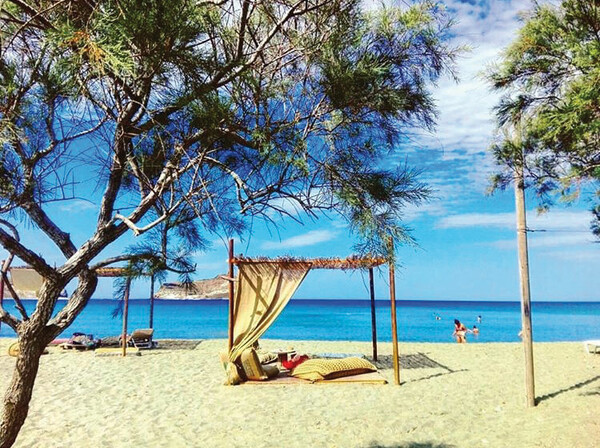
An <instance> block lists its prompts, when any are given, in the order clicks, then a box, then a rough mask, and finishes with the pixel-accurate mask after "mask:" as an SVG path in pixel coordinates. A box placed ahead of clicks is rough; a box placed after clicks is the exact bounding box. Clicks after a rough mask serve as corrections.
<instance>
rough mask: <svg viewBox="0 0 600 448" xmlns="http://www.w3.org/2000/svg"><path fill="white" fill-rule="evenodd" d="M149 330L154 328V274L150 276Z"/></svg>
mask: <svg viewBox="0 0 600 448" xmlns="http://www.w3.org/2000/svg"><path fill="white" fill-rule="evenodd" d="M149 328H154V274H152V275H151V276H150V322H149Z"/></svg>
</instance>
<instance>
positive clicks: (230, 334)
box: [227, 239, 233, 352]
mask: <svg viewBox="0 0 600 448" xmlns="http://www.w3.org/2000/svg"><path fill="white" fill-rule="evenodd" d="M227 262H228V265H229V270H228V272H227V275H228V276H229V332H228V340H227V347H228V350H229V351H230V352H231V349H232V348H233V239H230V240H229V260H227Z"/></svg>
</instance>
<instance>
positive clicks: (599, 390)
mask: <svg viewBox="0 0 600 448" xmlns="http://www.w3.org/2000/svg"><path fill="white" fill-rule="evenodd" d="M598 380H600V375H597V376H595V377H593V378H590V379H589V380H586V381H582V382H580V383H576V384H573V385H572V386H571V387H567V388H565V389H561V390H557V391H556V392H552V393H550V394H546V395H542V396H541V397H539V398H538V399H537V402H538V403H541V402H542V401H544V400H548V399H550V398H554V397H556V396H558V395H560V394H564V393H565V392H571V391H574V390H577V389H581V388H582V387H585V386H587V385H588V384H591V383H593V382H595V381H598ZM581 395H600V389H598V391H596V392H586V393H583V394H581Z"/></svg>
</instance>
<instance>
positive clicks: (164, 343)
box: [158, 339, 202, 350]
mask: <svg viewBox="0 0 600 448" xmlns="http://www.w3.org/2000/svg"><path fill="white" fill-rule="evenodd" d="M201 342H202V341H201V340H199V339H158V348H159V349H165V350H195V349H196V347H198V344H200V343H201Z"/></svg>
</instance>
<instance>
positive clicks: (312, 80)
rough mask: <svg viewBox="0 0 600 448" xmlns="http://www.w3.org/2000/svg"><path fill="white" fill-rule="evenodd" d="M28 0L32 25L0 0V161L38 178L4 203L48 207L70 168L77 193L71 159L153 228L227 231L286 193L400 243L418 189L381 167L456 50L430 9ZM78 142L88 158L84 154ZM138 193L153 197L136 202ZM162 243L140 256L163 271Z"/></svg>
mask: <svg viewBox="0 0 600 448" xmlns="http://www.w3.org/2000/svg"><path fill="white" fill-rule="evenodd" d="M42 3H43V5H44V6H41V3H40V6H39V7H40V8H42V7H43V9H40V12H39V14H37V15H35V17H32V16H31V11H29V10H27V9H26V8H25V9H22V8H18V7H13V9H15V8H16V9H15V13H14V17H21V18H22V19H23V20H29V19H31V21H30V23H28V26H25V27H21V28H20V27H19V26H16V25H15V24H14V23H13V22H12V21H11V19H10V18H7V17H4V19H3V20H4V22H5V23H6V24H7V26H9V28H10V30H11V32H13V39H12V40H9V41H6V42H10V44H7V45H9V47H10V48H6V50H7V51H5V52H4V53H3V54H4V55H5V57H2V58H0V59H1V61H2V62H1V63H2V64H3V65H1V66H0V68H1V70H0V75H1V76H2V83H1V84H2V85H1V86H0V89H2V90H0V92H2V95H3V98H2V102H3V104H4V105H8V104H13V103H14V104H17V106H16V107H14V108H11V109H10V111H9V113H7V114H6V115H5V117H3V118H5V119H6V125H3V128H2V129H9V127H8V125H9V124H10V125H11V126H13V127H14V128H15V132H16V133H17V134H16V135H19V138H18V139H16V140H15V139H13V140H14V141H12V142H9V143H8V148H7V151H8V152H7V157H8V156H10V157H12V160H13V161H14V163H13V165H14V166H9V164H8V163H5V164H4V165H3V169H5V170H8V171H10V172H13V173H15V176H17V177H18V176H21V177H22V176H23V174H22V173H23V167H24V166H25V165H26V164H27V163H28V162H27V161H24V160H23V158H22V157H21V156H22V154H21V156H15V154H17V155H18V154H19V151H18V148H17V146H19V145H23V146H24V150H25V153H26V154H28V155H29V156H31V157H34V158H35V157H36V156H35V155H36V154H40V157H39V160H38V159H36V160H35V162H33V163H32V167H33V178H34V179H35V181H34V182H30V183H27V182H25V183H21V184H20V183H19V182H14V183H12V184H13V185H14V188H13V191H10V192H7V199H6V209H7V210H8V209H10V208H11V207H12V208H18V207H19V204H20V203H22V200H23V199H24V198H26V197H27V195H29V194H30V193H29V191H28V188H31V187H30V185H29V184H32V185H33V190H34V194H35V196H36V201H37V202H38V203H41V204H43V203H44V201H45V200H50V199H52V200H57V199H60V198H58V197H57V193H56V192H63V191H64V188H62V187H64V183H63V182H64V181H63V179H66V178H68V177H69V176H71V177H73V180H72V181H71V182H70V185H71V186H72V188H73V189H74V195H75V196H76V195H77V185H78V180H79V179H78V171H77V169H76V168H75V167H76V166H77V165H76V164H77V162H78V161H80V160H85V163H86V164H87V165H88V166H93V167H95V169H96V170H97V172H98V190H99V191H103V190H104V188H105V185H107V184H108V183H109V182H113V184H114V185H115V186H116V187H117V188H115V189H114V191H113V190H109V191H110V192H111V194H114V195H115V197H114V198H109V200H110V201H114V204H115V208H116V207H117V206H121V207H123V208H124V209H126V210H130V209H132V208H135V207H138V206H141V207H143V209H144V213H142V214H141V215H140V216H137V215H136V218H135V219H136V223H137V224H139V225H140V226H142V224H148V223H151V222H153V220H154V219H157V218H159V217H160V216H162V215H163V214H166V215H167V219H166V220H163V221H161V224H160V226H166V231H167V232H170V231H175V230H176V229H177V232H180V235H179V237H184V236H185V235H184V234H186V233H187V234H189V235H193V236H194V238H192V239H195V240H196V241H202V238H201V236H202V234H203V233H204V232H214V231H219V230H220V231H223V230H224V231H226V232H234V231H240V230H241V229H243V228H244V216H248V215H251V216H260V217H263V218H265V219H271V218H270V217H271V216H272V214H271V213H270V210H271V209H272V208H273V204H274V202H275V201H277V200H278V199H286V200H291V201H294V202H296V203H297V204H298V206H299V207H300V208H301V209H303V210H305V211H307V212H308V213H309V214H310V215H313V216H316V214H318V212H319V211H321V210H324V211H330V210H331V211H335V212H339V213H342V214H343V215H344V216H345V217H346V218H347V219H348V220H349V222H350V223H351V225H352V228H353V229H355V230H356V232H357V233H358V234H359V235H360V236H361V237H363V238H364V241H365V242H366V243H365V244H366V246H369V247H371V248H375V247H379V248H382V247H384V246H386V244H387V243H386V242H387V239H388V237H389V235H392V236H393V237H394V238H395V239H396V241H397V242H405V241H408V240H410V238H409V234H408V232H407V229H406V228H405V226H404V225H403V224H402V210H403V207H404V206H405V205H407V204H412V203H418V202H420V201H422V200H424V199H425V197H426V196H427V194H428V190H427V189H426V188H425V187H424V186H423V185H421V184H420V183H419V182H418V181H417V180H416V174H417V173H416V172H415V171H413V170H410V169H408V167H399V168H398V169H394V168H389V167H385V168H382V167H381V166H379V163H380V161H381V158H382V156H384V155H385V154H387V153H389V151H392V150H394V149H395V148H396V145H397V144H399V143H400V141H401V140H400V137H402V135H403V134H404V133H405V132H406V131H407V130H408V129H410V128H411V127H415V126H416V127H427V128H431V126H432V125H433V124H434V120H435V108H434V104H433V100H432V97H431V94H430V91H429V89H430V86H431V85H432V83H435V81H436V80H437V79H438V78H439V76H441V75H442V74H443V73H449V74H451V75H452V74H453V66H454V60H455V57H456V55H457V53H458V52H459V50H458V49H455V48H452V47H449V46H448V45H447V44H446V38H447V37H448V31H449V29H450V27H451V25H452V21H451V20H450V19H449V17H448V16H447V13H446V11H445V10H444V8H443V6H441V5H440V4H438V3H436V2H434V1H430V0H425V1H422V2H418V3H413V4H411V5H410V6H406V7H402V8H399V7H381V8H379V9H376V10H371V11H369V12H364V11H363V10H362V7H361V4H360V2H359V1H357V0H332V1H325V2H322V1H318V2H317V1H313V0H309V1H308V2H305V3H302V2H300V3H297V2H293V1H288V0H282V1H281V2H277V3H276V4H274V3H271V2H262V1H259V2H254V3H252V4H251V5H250V6H249V9H247V10H246V11H245V12H244V11H243V8H242V5H243V3H240V4H235V5H230V6H226V5H219V4H218V2H216V4H213V3H212V2H195V1H192V0H171V1H167V0H145V1H138V0H119V1H116V0H103V1H101V2H99V3H97V4H91V3H86V2H78V3H77V4H71V3H70V2H67V3H64V2H42ZM80 3H81V4H80ZM9 54H12V55H19V56H20V57H21V58H22V61H20V64H15V60H13V59H12V58H11V57H8V56H6V55H9ZM82 112H83V113H82ZM40 123H44V124H45V126H40ZM88 130H91V131H89V132H90V134H89V135H87V134H86V132H88ZM78 133H82V137H81V138H74V140H75V141H71V139H72V138H73V137H72V136H73V135H78ZM84 134H85V135H84ZM90 141H91V142H92V145H94V147H95V152H94V154H95V155H96V157H97V158H96V159H94V158H93V157H90V156H89V155H88V153H86V152H85V150H84V149H83V145H82V144H81V142H86V143H85V144H86V145H87V144H89V142H90ZM54 154H57V155H59V156H58V157H54ZM10 157H9V158H10ZM6 160H8V158H7V159H6ZM51 173H52V174H51ZM56 173H58V176H56V175H54V174H56ZM57 179H60V180H59V181H57ZM111 179H112V180H111ZM116 179H118V180H116ZM151 192H158V193H156V198H155V199H153V201H154V202H153V203H151V204H149V205H146V203H145V202H140V201H141V199H140V197H143V196H144V195H149V194H151ZM140 204H143V205H140ZM185 210H188V211H189V213H191V214H192V215H189V216H188V215H187V214H185V213H187V212H185ZM276 210H279V209H276ZM280 211H281V210H280ZM182 214H185V219H182V220H181V219H180V218H181V216H183V215H182ZM175 217H179V218H175ZM192 218H197V219H198V220H199V221H198V223H199V224H200V228H198V227H196V225H192V224H191V221H192ZM160 226H159V227H160ZM181 232H183V233H181ZM190 242H191V239H188V241H187V246H186V247H189V248H192V247H193V245H190ZM366 246H365V247H366ZM149 247H150V246H148V245H145V246H144V248H140V250H142V249H144V250H142V252H144V251H145V249H149ZM161 248H162V249H161V251H160V253H159V254H158V253H151V251H150V252H148V251H145V253H146V255H148V258H147V259H146V260H153V259H156V257H158V259H161V260H162V263H163V264H162V265H160V266H161V269H162V268H165V266H166V265H165V264H164V263H167V261H166V260H172V261H174V260H176V259H177V255H176V254H177V253H179V252H177V251H176V250H175V251H172V252H170V253H169V254H167V253H166V251H165V250H164V247H163V245H161ZM381 251H383V249H382V250H381ZM150 255H151V256H150ZM183 258H185V256H184V257H182V259H183ZM140 260H142V259H140ZM140 262H141V261H140ZM144 263H146V262H145V261H144ZM144 263H142V265H144ZM152 263H155V262H154V261H153V262H152ZM146 264H147V263H146ZM159 264H160V263H159ZM167 264H168V263H167ZM152 266H154V264H152ZM152 266H150V267H149V266H147V265H144V267H143V269H142V268H140V269H142V270H147V269H154V267H152ZM157 269H158V268H157Z"/></svg>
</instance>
